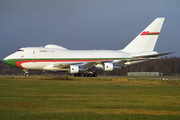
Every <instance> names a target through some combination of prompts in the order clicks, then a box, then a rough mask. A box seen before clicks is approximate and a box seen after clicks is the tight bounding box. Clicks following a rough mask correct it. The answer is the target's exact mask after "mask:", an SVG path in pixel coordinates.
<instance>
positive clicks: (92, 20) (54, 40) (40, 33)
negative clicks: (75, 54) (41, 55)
mask: <svg viewBox="0 0 180 120" xmlns="http://www.w3.org/2000/svg"><path fill="white" fill-rule="evenodd" d="M157 17H165V18H166V19H165V22H164V25H163V27H162V30H161V33H160V36H159V39H158V42H157V44H156V47H155V50H156V51H158V52H159V53H162V52H172V51H173V52H176V53H174V54H172V55H171V56H177V57H180V52H179V46H180V39H179V36H178V35H179V34H180V30H179V28H180V0H0V60H2V59H3V58H4V57H6V56H7V55H9V54H11V53H13V52H15V51H16V50H17V49H19V48H21V47H28V46H31V47H37V46H44V45H46V44H57V45H60V46H63V47H66V48H68V49H112V50H118V49H123V48H124V47H125V46H126V45H127V44H128V43H129V42H130V41H131V40H132V39H134V38H135V37H136V36H137V35H138V34H139V33H140V32H141V31H142V30H143V29H144V28H146V27H147V26H148V25H149V24H150V23H151V22H152V21H153V20H154V19H155V18H157Z"/></svg>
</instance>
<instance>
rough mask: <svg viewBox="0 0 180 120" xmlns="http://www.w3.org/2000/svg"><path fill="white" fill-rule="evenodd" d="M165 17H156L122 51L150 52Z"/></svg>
mask: <svg viewBox="0 0 180 120" xmlns="http://www.w3.org/2000/svg"><path fill="white" fill-rule="evenodd" d="M164 19H165V18H156V19H155V20H154V21H153V22H152V23H151V24H150V25H149V26H148V27H147V28H146V29H144V30H143V31H142V32H141V33H140V34H139V35H138V36H137V37H136V38H135V39H134V40H133V41H132V42H130V43H129V44H128V45H127V46H126V47H125V48H124V49H123V51H126V52H151V51H153V50H154V47H155V44H156V41H157V39H158V36H159V33H160V31H161V27H162V25H163V22H164Z"/></svg>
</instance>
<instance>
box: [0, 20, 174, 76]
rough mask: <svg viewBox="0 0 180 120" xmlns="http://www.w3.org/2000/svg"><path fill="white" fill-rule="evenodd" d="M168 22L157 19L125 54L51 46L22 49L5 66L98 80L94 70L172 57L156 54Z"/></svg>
mask: <svg viewBox="0 0 180 120" xmlns="http://www.w3.org/2000/svg"><path fill="white" fill-rule="evenodd" d="M164 19H165V18H156V19H155V20H154V21H153V22H152V23H151V24H150V25H149V26H148V27H147V28H145V29H144V30H143V31H142V32H141V33H140V34H139V35H138V36H137V37H136V38H135V39H134V40H132V41H131V42H130V43H129V44H128V45H127V46H126V47H125V48H124V49H122V50H69V49H66V48H64V47H61V46H58V45H54V44H49V45H46V46H44V47H23V48H20V49H19V50H18V51H16V52H15V53H13V54H11V55H9V56H7V57H6V58H4V60H3V61H4V62H5V63H7V64H9V65H12V66H15V67H19V68H23V69H24V71H25V76H29V72H28V71H27V69H37V70H43V71H44V70H50V71H69V73H73V74H74V76H75V77H81V76H84V77H96V76H97V73H96V72H95V70H104V71H112V70H113V69H114V68H123V67H126V66H128V65H132V64H136V63H140V62H145V61H149V60H152V59H158V56H162V55H167V54H171V53H173V52H169V53H161V54H158V52H156V51H153V50H154V47H155V44H156V41H157V39H158V36H159V33H160V30H161V27H162V25H163V22H164Z"/></svg>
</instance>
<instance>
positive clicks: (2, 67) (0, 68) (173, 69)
mask: <svg viewBox="0 0 180 120" xmlns="http://www.w3.org/2000/svg"><path fill="white" fill-rule="evenodd" d="M97 72H98V74H102V75H103V74H106V75H126V74H127V72H160V73H163V74H164V75H166V76H169V75H171V76H172V75H173V76H178V75H180V57H165V58H160V59H157V60H151V61H148V62H143V63H138V64H134V65H130V66H127V67H125V68H123V69H115V70H113V71H111V72H103V71H97ZM30 73H31V74H52V73H50V72H42V71H40V70H30ZM0 74H24V72H23V71H22V69H21V68H16V67H12V66H10V65H7V64H5V63H4V62H2V61H0ZM53 74H68V73H67V72H66V73H62V72H57V73H54V72H53Z"/></svg>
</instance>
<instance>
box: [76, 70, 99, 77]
mask: <svg viewBox="0 0 180 120" xmlns="http://www.w3.org/2000/svg"><path fill="white" fill-rule="evenodd" d="M82 76H83V77H97V73H95V72H91V71H88V72H87V73H84V74H82V73H75V74H74V77H82Z"/></svg>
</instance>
